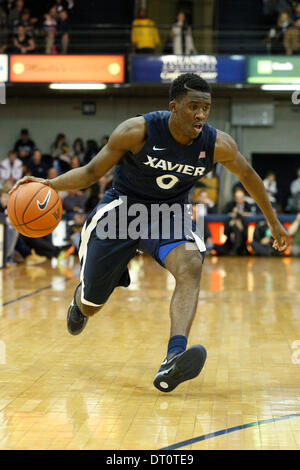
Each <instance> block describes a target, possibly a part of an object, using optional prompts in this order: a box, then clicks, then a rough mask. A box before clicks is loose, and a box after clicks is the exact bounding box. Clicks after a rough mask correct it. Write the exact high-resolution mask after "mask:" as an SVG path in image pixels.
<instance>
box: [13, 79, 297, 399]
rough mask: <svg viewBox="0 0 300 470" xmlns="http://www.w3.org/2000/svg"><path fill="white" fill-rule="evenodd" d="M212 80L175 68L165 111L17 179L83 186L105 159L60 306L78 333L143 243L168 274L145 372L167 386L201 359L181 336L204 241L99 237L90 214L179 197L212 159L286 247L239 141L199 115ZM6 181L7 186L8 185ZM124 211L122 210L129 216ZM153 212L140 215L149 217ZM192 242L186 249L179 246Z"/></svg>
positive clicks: (124, 278) (122, 280)
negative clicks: (166, 335) (154, 347)
mask: <svg viewBox="0 0 300 470" xmlns="http://www.w3.org/2000/svg"><path fill="white" fill-rule="evenodd" d="M210 107H211V89H210V87H209V85H208V83H207V82H206V81H205V80H203V79H202V78H201V77H200V76H198V75H196V74H192V73H187V74H183V75H180V76H179V77H178V78H176V80H174V82H173V83H172V84H171V87H170V103H169V108H170V111H156V112H151V113H148V114H145V115H143V116H139V117H134V118H131V119H128V120H126V121H125V122H123V123H121V124H120V125H119V126H118V127H117V128H116V129H115V130H114V131H113V133H112V134H111V136H110V138H109V141H108V143H107V144H106V145H105V146H104V147H103V148H102V149H101V151H100V152H99V153H98V154H97V155H96V156H95V157H94V158H93V159H92V160H91V161H90V162H89V163H88V164H87V165H86V166H83V167H81V168H76V169H73V170H70V171H68V172H67V173H65V174H62V175H60V176H58V177H56V178H54V179H51V180H41V179H37V178H32V177H25V178H23V179H22V180H20V181H19V182H18V183H17V185H16V186H15V188H16V187H17V186H18V185H19V184H23V183H26V182H29V181H40V182H43V183H45V184H47V185H49V186H51V187H52V188H53V189H55V190H56V191H70V190H73V189H82V188H87V187H89V186H91V185H92V184H94V183H95V182H96V181H97V180H98V179H99V178H100V177H102V176H103V175H104V174H105V173H107V172H108V171H109V170H110V169H111V168H112V167H113V166H114V165H116V167H115V177H114V183H113V187H112V188H111V189H109V190H108V191H107V192H106V193H105V195H104V197H103V199H102V201H101V202H100V203H99V204H98V206H97V207H96V208H95V209H94V210H93V212H92V213H91V214H90V215H89V216H88V218H87V220H86V223H85V225H84V227H83V230H82V234H81V245H80V250H79V257H80V261H81V276H80V284H79V285H78V286H77V288H76V290H75V293H74V298H73V300H72V302H71V305H70V307H69V310H68V316H67V326H68V330H69V332H70V333H71V334H73V335H77V334H79V333H81V331H82V330H83V329H84V327H85V326H86V324H87V321H88V319H89V317H91V316H93V315H94V314H95V313H97V312H99V310H101V308H102V307H103V306H104V305H105V303H106V302H107V300H108V298H109V296H110V294H111V293H112V292H113V290H114V288H115V287H117V286H125V287H127V286H128V285H129V283H130V278H129V273H128V269H127V265H128V263H129V261H130V259H132V258H133V257H134V255H135V253H136V250H137V248H141V249H142V250H143V251H146V252H148V253H149V254H150V255H152V257H153V258H154V259H155V260H156V261H157V262H158V263H159V264H160V265H161V266H163V267H164V268H166V269H167V270H168V271H169V272H170V273H172V274H173V276H174V277H175V280H176V287H175V290H174V293H173V296H172V300H171V306H170V319H171V329H170V339H169V343H168V348H167V355H166V358H165V360H164V361H163V363H162V364H161V367H160V369H159V371H158V372H157V374H156V376H155V378H154V385H155V386H156V387H157V388H158V389H159V390H161V391H162V392H170V391H172V390H173V389H174V388H175V387H177V385H178V384H180V383H181V382H183V381H185V380H188V379H192V378H194V377H196V376H197V375H198V374H199V373H200V371H201V369H202V367H203V365H204V363H205V360H206V350H205V348H204V347H203V346H201V345H195V346H191V347H190V348H188V349H187V338H188V335H189V331H190V328H191V325H192V322H193V319H194V316H195V312H196V307H197V302H198V295H199V283H200V276H201V269H202V263H203V260H204V255H205V245H204V243H203V241H202V239H201V236H199V234H198V233H197V232H196V231H194V230H192V231H190V233H184V234H183V235H182V236H181V238H180V239H178V238H177V239H176V237H175V235H174V226H173V227H172V229H171V232H170V235H169V237H167V238H164V237H163V236H161V232H159V234H160V235H159V237H158V238H156V239H154V238H152V239H151V238H148V239H147V238H146V237H145V239H143V240H142V239H137V240H136V239H130V237H129V236H127V238H124V237H119V238H117V239H100V238H99V236H98V234H97V224H99V222H100V220H102V219H103V217H105V216H106V215H107V214H108V213H109V212H110V211H116V213H117V212H118V211H119V210H120V207H121V206H122V204H123V203H124V200H125V199H124V196H126V197H127V205H128V208H130V206H131V205H132V204H133V203H137V202H138V203H143V204H145V206H146V207H151V206H152V205H153V204H157V203H166V204H168V205H171V204H173V203H175V202H176V203H179V204H181V205H183V204H185V203H187V202H188V198H187V195H188V192H189V191H190V189H191V188H192V187H193V185H194V184H195V183H196V182H197V181H198V180H199V177H201V176H204V175H205V174H207V173H208V172H210V171H211V170H212V168H213V165H214V163H216V162H220V163H222V164H223V165H224V167H225V168H227V169H228V170H229V171H231V172H232V173H233V174H235V175H236V176H237V177H238V178H239V179H240V181H241V182H242V184H243V185H244V186H245V188H246V190H247V191H248V193H249V194H250V195H251V196H252V197H253V199H254V200H255V201H256V202H257V204H258V205H259V207H260V208H261V210H262V212H263V213H264V215H265V217H266V219H267V222H268V225H269V227H270V230H271V233H272V236H273V238H274V244H273V246H274V248H275V249H276V250H280V251H282V250H285V249H286V248H287V246H288V244H289V237H288V235H287V232H286V231H285V229H284V227H283V226H282V225H281V224H280V222H279V220H278V219H277V217H276V215H275V213H274V210H273V208H272V206H271V204H270V202H269V199H268V196H267V194H266V191H265V188H264V185H263V183H262V180H261V179H260V177H259V176H258V175H257V174H256V172H255V171H254V170H253V168H252V167H251V166H250V165H249V164H248V163H247V161H246V159H245V158H244V157H243V156H242V155H241V154H240V152H239V151H238V148H237V145H236V143H235V141H234V140H233V139H232V137H230V135H228V134H226V133H224V132H222V131H220V130H217V129H215V128H214V127H212V126H211V125H209V124H208V123H207V118H208V115H209V111H210ZM15 188H14V189H15ZM129 219H130V217H128V220H129ZM155 222H156V221H154V220H151V217H150V219H149V225H150V226H152V224H154V223H155ZM188 245H189V247H191V245H193V246H192V248H194V249H187V246H188Z"/></svg>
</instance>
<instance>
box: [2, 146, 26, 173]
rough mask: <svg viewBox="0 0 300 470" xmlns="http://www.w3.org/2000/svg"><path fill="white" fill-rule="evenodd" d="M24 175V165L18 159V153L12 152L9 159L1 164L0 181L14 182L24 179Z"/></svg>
mask: <svg viewBox="0 0 300 470" xmlns="http://www.w3.org/2000/svg"><path fill="white" fill-rule="evenodd" d="M22 175H23V163H22V161H21V160H20V159H19V158H18V156H17V152H16V151H15V150H11V151H10V152H9V154H8V157H7V158H5V159H4V160H2V161H1V162H0V179H1V180H4V181H6V180H8V179H9V178H12V179H13V180H14V181H17V180H19V179H20V178H22Z"/></svg>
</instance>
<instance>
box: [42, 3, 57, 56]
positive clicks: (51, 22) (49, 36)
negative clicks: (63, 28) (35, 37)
mask: <svg viewBox="0 0 300 470" xmlns="http://www.w3.org/2000/svg"><path fill="white" fill-rule="evenodd" d="M56 28H57V11H56V7H55V6H52V7H51V8H50V10H49V11H48V13H46V14H45V15H44V30H45V33H46V45H45V53H46V54H56V47H55V36H56Z"/></svg>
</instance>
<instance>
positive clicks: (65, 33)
mask: <svg viewBox="0 0 300 470" xmlns="http://www.w3.org/2000/svg"><path fill="white" fill-rule="evenodd" d="M69 33H70V21H69V15H68V12H67V10H61V11H59V13H58V19H57V28H56V44H57V46H58V49H59V50H60V52H61V54H67V52H68V47H69V39H70V34H69Z"/></svg>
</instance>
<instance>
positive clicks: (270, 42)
mask: <svg viewBox="0 0 300 470" xmlns="http://www.w3.org/2000/svg"><path fill="white" fill-rule="evenodd" d="M290 26H291V18H290V16H289V14H288V13H287V12H285V11H284V12H282V13H280V14H279V16H278V21H277V25H276V26H273V27H272V28H271V29H270V31H269V34H268V36H267V37H266V39H265V42H266V43H267V47H268V51H269V53H270V54H285V53H286V50H285V46H284V44H285V33H286V31H287V30H288V28H289V27H290Z"/></svg>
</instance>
